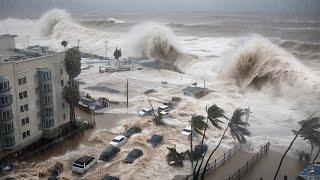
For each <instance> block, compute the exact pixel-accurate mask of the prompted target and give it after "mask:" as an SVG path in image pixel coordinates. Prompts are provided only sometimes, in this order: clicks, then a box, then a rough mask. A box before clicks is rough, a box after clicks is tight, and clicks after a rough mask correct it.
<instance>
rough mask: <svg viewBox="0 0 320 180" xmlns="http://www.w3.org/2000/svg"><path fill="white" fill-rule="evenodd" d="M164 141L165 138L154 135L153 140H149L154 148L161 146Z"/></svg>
mask: <svg viewBox="0 0 320 180" xmlns="http://www.w3.org/2000/svg"><path fill="white" fill-rule="evenodd" d="M162 141H163V136H160V135H152V137H151V139H148V141H147V142H148V143H149V144H151V146H152V147H156V146H158V145H159V144H161V143H162Z"/></svg>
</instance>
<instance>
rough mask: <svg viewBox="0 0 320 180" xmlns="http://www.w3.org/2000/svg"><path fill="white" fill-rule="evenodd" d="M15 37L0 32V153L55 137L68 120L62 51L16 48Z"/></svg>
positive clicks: (66, 79)
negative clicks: (44, 138) (64, 95)
mask: <svg viewBox="0 0 320 180" xmlns="http://www.w3.org/2000/svg"><path fill="white" fill-rule="evenodd" d="M15 37H16V36H14V35H9V34H5V35H0V154H4V153H1V152H2V151H3V152H13V151H16V150H19V149H21V148H23V147H26V146H27V145H29V144H31V143H32V142H35V141H36V140H38V139H40V138H42V137H46V138H52V137H55V136H57V135H58V134H59V133H60V132H61V129H62V127H63V125H65V124H66V123H68V122H69V105H68V103H67V102H66V101H65V100H64V98H63V94H62V92H63V87H64V86H65V85H66V84H67V81H68V74H67V72H66V69H65V64H64V57H65V53H54V52H47V48H43V49H44V50H45V51H46V52H38V51H37V52H34V51H26V50H21V49H16V48H15ZM0 157H1V155H0Z"/></svg>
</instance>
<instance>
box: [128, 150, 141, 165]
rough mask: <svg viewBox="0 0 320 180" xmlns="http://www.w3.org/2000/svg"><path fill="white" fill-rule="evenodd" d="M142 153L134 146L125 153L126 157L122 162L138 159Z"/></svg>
mask: <svg viewBox="0 0 320 180" xmlns="http://www.w3.org/2000/svg"><path fill="white" fill-rule="evenodd" d="M142 155H143V152H142V150H140V149H136V148H135V149H133V150H132V151H130V152H129V154H128V155H127V157H126V159H125V160H124V162H126V163H133V162H134V160H136V159H138V158H139V157H140V156H142Z"/></svg>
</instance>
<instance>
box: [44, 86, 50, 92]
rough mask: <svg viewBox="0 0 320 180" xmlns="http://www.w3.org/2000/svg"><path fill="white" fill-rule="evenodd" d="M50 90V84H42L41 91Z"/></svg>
mask: <svg viewBox="0 0 320 180" xmlns="http://www.w3.org/2000/svg"><path fill="white" fill-rule="evenodd" d="M50 91H51V87H50V84H45V85H43V92H50Z"/></svg>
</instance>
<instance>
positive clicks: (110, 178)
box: [102, 175, 119, 180]
mask: <svg viewBox="0 0 320 180" xmlns="http://www.w3.org/2000/svg"><path fill="white" fill-rule="evenodd" d="M102 180H119V178H117V177H114V176H109V175H106V176H104V177H103V178H102Z"/></svg>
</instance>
